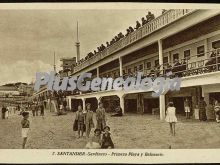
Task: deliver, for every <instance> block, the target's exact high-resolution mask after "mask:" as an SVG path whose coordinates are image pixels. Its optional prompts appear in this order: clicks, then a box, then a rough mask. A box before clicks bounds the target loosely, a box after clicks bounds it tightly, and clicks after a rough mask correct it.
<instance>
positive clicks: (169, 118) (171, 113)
mask: <svg viewBox="0 0 220 165" xmlns="http://www.w3.org/2000/svg"><path fill="white" fill-rule="evenodd" d="M165 121H166V122H168V123H169V124H170V133H171V135H173V136H175V124H176V122H177V118H176V108H175V107H174V104H173V102H169V104H168V108H167V112H166V118H165Z"/></svg>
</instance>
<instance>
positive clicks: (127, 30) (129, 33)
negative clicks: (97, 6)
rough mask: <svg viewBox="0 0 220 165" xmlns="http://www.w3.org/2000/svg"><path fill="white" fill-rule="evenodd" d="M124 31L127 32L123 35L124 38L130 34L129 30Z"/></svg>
mask: <svg viewBox="0 0 220 165" xmlns="http://www.w3.org/2000/svg"><path fill="white" fill-rule="evenodd" d="M126 31H127V33H126V34H125V36H126V37H127V36H128V35H129V34H130V33H131V32H130V29H129V28H128V29H127V30H126Z"/></svg>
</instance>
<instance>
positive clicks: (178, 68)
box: [123, 48, 220, 78]
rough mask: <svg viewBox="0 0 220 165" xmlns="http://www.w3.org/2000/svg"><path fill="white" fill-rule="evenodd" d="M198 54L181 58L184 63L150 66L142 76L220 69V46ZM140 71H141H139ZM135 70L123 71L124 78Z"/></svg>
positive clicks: (174, 75) (189, 73) (184, 73)
mask: <svg viewBox="0 0 220 165" xmlns="http://www.w3.org/2000/svg"><path fill="white" fill-rule="evenodd" d="M199 55H200V54H196V55H193V56H190V57H186V58H183V59H181V61H185V63H183V62H182V63H180V64H179V65H175V64H174V63H164V64H163V65H161V66H157V67H152V68H147V69H145V70H144V71H143V72H144V75H143V76H144V77H145V76H148V77H155V78H156V77H159V76H163V77H164V76H167V73H168V72H171V73H172V74H171V75H169V77H176V76H178V77H187V76H192V75H199V74H204V73H209V72H216V71H220V48H219V49H216V50H213V51H208V52H205V53H203V55H204V57H209V58H203V59H201V57H198V56H199ZM140 72H141V71H140ZM136 74H137V72H131V73H125V74H123V77H124V78H127V77H131V76H132V77H134V76H136Z"/></svg>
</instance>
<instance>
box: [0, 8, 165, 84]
mask: <svg viewBox="0 0 220 165" xmlns="http://www.w3.org/2000/svg"><path fill="white" fill-rule="evenodd" d="M148 11H151V12H152V13H154V14H155V16H159V15H160V14H161V10H160V9H157V10H148V9H140V10H137V9H135V10H112V9H108V10H97V9H90V10H77V9H72V10H66V9H65V10H54V9H50V10H31V9H30V10H22V9H19V10H14V9H13V10H12V9H8V10H3V9H0V85H3V84H5V83H15V82H26V83H30V82H31V81H34V79H35V75H36V72H49V71H51V70H53V56H54V55H53V54H54V52H55V54H56V66H57V70H60V69H61V68H60V65H61V63H60V61H59V59H60V58H62V57H73V56H76V48H75V41H76V22H77V21H78V22H79V40H80V45H81V46H80V52H81V53H80V54H81V58H82V57H85V56H86V55H87V54H88V53H89V52H90V51H93V50H95V49H96V48H97V47H98V46H100V45H101V44H102V43H104V44H105V43H106V41H110V40H111V39H112V38H113V37H114V36H115V35H117V34H118V33H119V32H123V33H124V34H125V31H126V28H127V27H128V26H133V27H134V26H135V24H136V23H135V22H136V20H139V21H140V22H141V18H142V17H145V16H146V14H147V12H148Z"/></svg>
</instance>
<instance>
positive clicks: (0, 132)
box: [0, 112, 220, 149]
mask: <svg viewBox="0 0 220 165" xmlns="http://www.w3.org/2000/svg"><path fill="white" fill-rule="evenodd" d="M20 120H21V116H19V115H17V114H16V115H13V116H10V118H9V119H8V120H0V126H1V129H0V141H1V143H0V149H13V148H14V149H19V148H21V143H22V139H21V135H20V134H21V133H20V132H21V128H20ZM30 120H31V135H30V137H29V140H28V142H27V148H28V149H55V148H57V149H58V148H63V149H64V148H68V149H71V148H72V149H77V148H83V147H84V146H85V144H86V138H85V137H83V138H81V139H77V133H76V132H73V131H72V123H73V120H74V113H71V112H70V113H68V114H67V115H63V116H54V115H53V114H52V113H49V112H47V113H46V116H45V117H44V118H42V117H40V116H38V117H35V118H33V117H32V116H30ZM107 124H108V125H109V126H110V127H111V132H112V139H113V141H114V143H115V147H116V148H120V149H131V148H132V149H135V148H137V149H148V148H151V149H167V148H169V146H170V145H171V148H174V149H185V148H186V149H188V148H193V149H199V148H201V149H202V148H220V138H219V135H220V124H217V123H216V122H199V121H196V120H191V119H190V120H187V121H186V120H185V119H184V118H181V119H180V121H179V122H178V123H177V125H176V136H175V137H171V136H170V134H169V125H168V124H167V123H165V122H163V121H160V120H159V116H152V115H137V114H127V115H125V116H123V117H122V118H117V117H115V118H113V117H110V116H108V118H107Z"/></svg>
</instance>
